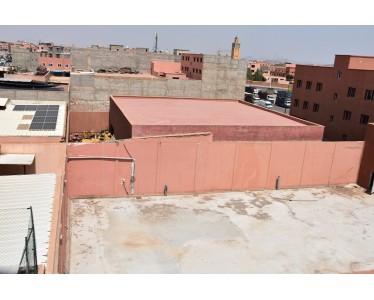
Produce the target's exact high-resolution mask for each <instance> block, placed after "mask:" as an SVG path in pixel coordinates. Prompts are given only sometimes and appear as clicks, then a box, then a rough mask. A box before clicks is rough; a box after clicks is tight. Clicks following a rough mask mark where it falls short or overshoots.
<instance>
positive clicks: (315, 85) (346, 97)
mask: <svg viewBox="0 0 374 300" xmlns="http://www.w3.org/2000/svg"><path fill="white" fill-rule="evenodd" d="M290 114H291V115H293V116H296V117H298V118H302V119H304V120H308V121H311V122H315V123H318V124H321V125H324V126H325V136H324V137H325V139H327V140H334V141H339V140H350V141H356V140H363V139H364V135H365V130H366V127H367V123H368V122H373V120H374V57H372V56H370V57H367V56H353V55H336V56H335V63H334V66H332V67H330V66H329V67H326V66H308V65H297V66H296V73H295V79H294V88H293V94H292V105H291V110H290Z"/></svg>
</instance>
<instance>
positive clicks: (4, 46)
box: [0, 41, 10, 51]
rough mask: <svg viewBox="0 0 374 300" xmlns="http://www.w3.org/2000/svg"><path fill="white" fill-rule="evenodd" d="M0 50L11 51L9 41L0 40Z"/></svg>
mask: <svg viewBox="0 0 374 300" xmlns="http://www.w3.org/2000/svg"><path fill="white" fill-rule="evenodd" d="M0 51H10V46H9V43H8V42H3V41H0Z"/></svg>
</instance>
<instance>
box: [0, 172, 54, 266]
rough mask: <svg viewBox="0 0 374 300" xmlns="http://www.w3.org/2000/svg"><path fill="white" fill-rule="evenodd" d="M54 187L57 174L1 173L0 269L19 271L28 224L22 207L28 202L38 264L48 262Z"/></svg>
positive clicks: (26, 205) (25, 206)
mask: <svg viewBox="0 0 374 300" xmlns="http://www.w3.org/2000/svg"><path fill="white" fill-rule="evenodd" d="M55 188H56V174H35V175H16V176H0V273H2V271H3V272H7V273H17V271H18V265H19V263H20V260H21V255H22V251H23V246H24V243H23V242H24V240H25V236H26V233H27V225H28V219H26V225H25V213H21V211H22V209H25V208H27V207H30V206H32V208H33V214H34V224H35V234H36V245H37V247H36V248H37V258H38V264H47V254H48V247H49V235H50V230H51V220H52V208H53V200H54V194H55ZM15 212H16V213H15ZM13 215H14V220H12V216H13ZM26 217H27V216H26ZM10 220H11V221H10ZM25 226H26V228H25Z"/></svg>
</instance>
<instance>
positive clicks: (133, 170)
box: [66, 155, 135, 195]
mask: <svg viewBox="0 0 374 300" xmlns="http://www.w3.org/2000/svg"><path fill="white" fill-rule="evenodd" d="M66 158H67V159H113V160H123V161H131V178H130V186H131V195H134V185H135V158H131V157H116V156H89V155H76V156H67V157H66Z"/></svg>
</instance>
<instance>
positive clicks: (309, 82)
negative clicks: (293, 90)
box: [306, 81, 312, 90]
mask: <svg viewBox="0 0 374 300" xmlns="http://www.w3.org/2000/svg"><path fill="white" fill-rule="evenodd" d="M306 89H307V90H310V89H312V82H311V81H307V82H306Z"/></svg>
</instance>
